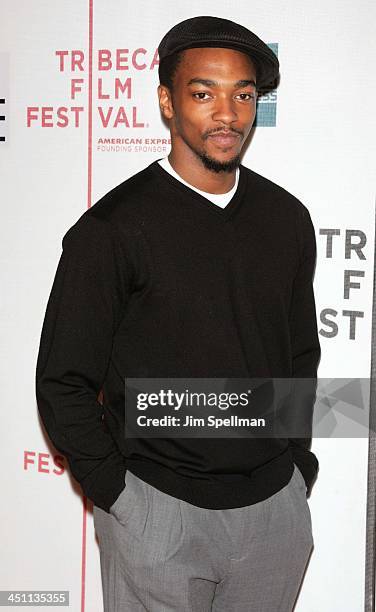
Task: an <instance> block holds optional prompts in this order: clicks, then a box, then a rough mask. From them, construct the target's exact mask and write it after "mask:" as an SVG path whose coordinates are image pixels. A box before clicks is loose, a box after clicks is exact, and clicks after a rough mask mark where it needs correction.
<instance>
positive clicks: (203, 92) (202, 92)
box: [193, 91, 208, 100]
mask: <svg viewBox="0 0 376 612" xmlns="http://www.w3.org/2000/svg"><path fill="white" fill-rule="evenodd" d="M207 95H208V94H207V93H206V91H197V92H196V93H194V94H193V96H207ZM198 99H199V100H203V98H198Z"/></svg>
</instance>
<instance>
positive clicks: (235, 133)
mask: <svg viewBox="0 0 376 612" xmlns="http://www.w3.org/2000/svg"><path fill="white" fill-rule="evenodd" d="M216 134H226V136H243V132H239V131H238V130H224V129H223V128H222V129H219V130H216V131H215V132H209V133H208V134H206V135H205V138H209V136H215V135H216Z"/></svg>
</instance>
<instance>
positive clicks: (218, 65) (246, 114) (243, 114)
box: [158, 48, 257, 172]
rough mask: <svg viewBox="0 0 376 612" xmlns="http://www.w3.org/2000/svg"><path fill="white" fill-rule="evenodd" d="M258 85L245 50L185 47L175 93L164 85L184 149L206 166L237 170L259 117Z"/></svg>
mask: <svg viewBox="0 0 376 612" xmlns="http://www.w3.org/2000/svg"><path fill="white" fill-rule="evenodd" d="M255 85H256V70H255V67H254V65H253V63H252V61H251V60H250V58H249V57H248V56H247V55H245V54H244V53H242V52H240V51H235V50H233V49H222V48H199V49H187V50H186V51H184V54H183V59H182V61H181V63H180V64H179V66H178V69H177V72H176V75H175V79H174V88H173V92H172V95H170V94H171V92H169V90H168V89H167V88H164V89H165V90H166V91H162V90H161V86H159V88H158V90H159V95H160V104H161V107H162V108H163V109H164V110H163V112H164V114H165V116H166V118H167V119H169V120H170V129H171V136H172V139H173V143H174V144H175V148H178V149H179V153H180V154H184V152H185V153H188V149H189V151H190V152H193V153H194V154H195V155H196V156H197V157H198V158H199V159H200V160H201V161H202V163H203V164H204V166H205V167H206V168H208V169H210V170H212V171H214V172H220V171H225V172H226V171H227V172H231V171H233V170H234V169H235V168H236V167H237V166H238V165H239V164H240V152H241V149H242V146H243V144H244V141H245V140H246V138H247V136H248V134H249V132H250V130H251V127H252V124H253V122H254V119H255V115H256V100H257V90H256V86H255ZM162 87H163V86H162ZM187 159H189V155H188V156H187Z"/></svg>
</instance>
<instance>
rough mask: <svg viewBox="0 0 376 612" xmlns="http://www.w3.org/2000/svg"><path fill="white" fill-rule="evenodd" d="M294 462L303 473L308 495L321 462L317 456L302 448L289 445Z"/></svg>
mask: <svg viewBox="0 0 376 612" xmlns="http://www.w3.org/2000/svg"><path fill="white" fill-rule="evenodd" d="M289 448H290V451H291V456H292V460H293V462H294V463H295V464H296V465H297V466H298V468H299V470H300V471H301V473H302V475H303V478H304V480H305V483H306V487H307V495H309V494H310V492H311V487H312V484H313V481H314V480H315V478H316V475H317V473H318V470H319V462H318V460H317V457H316V455H314V454H313V453H312V452H311V451H309V450H308V449H306V448H303V447H301V446H297V445H295V444H292V443H291V442H290V443H289Z"/></svg>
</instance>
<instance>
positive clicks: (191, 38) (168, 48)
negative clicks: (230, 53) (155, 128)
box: [158, 15, 279, 89]
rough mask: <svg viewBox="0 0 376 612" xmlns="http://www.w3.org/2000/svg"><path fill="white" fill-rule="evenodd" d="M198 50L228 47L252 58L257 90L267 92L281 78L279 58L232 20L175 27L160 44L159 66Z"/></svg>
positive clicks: (199, 21)
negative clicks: (171, 56) (190, 51)
mask: <svg viewBox="0 0 376 612" xmlns="http://www.w3.org/2000/svg"><path fill="white" fill-rule="evenodd" d="M197 47H225V48H228V49H236V50H237V51H242V52H243V53H246V54H247V55H249V56H250V57H251V59H252V61H253V62H254V64H255V67H256V75H257V77H256V78H257V89H263V88H268V86H271V85H273V83H274V82H275V81H276V79H277V77H278V74H279V61H278V58H277V56H276V55H275V53H273V51H272V50H271V49H270V47H268V45H267V44H266V43H264V42H263V41H262V40H261V39H260V38H259V37H258V36H256V34H254V33H253V32H251V31H250V30H248V29H247V28H245V27H244V26H242V25H239V24H238V23H235V22H234V21H230V20H229V19H222V18H220V17H211V16H206V15H202V16H198V17H191V18H190V19H185V20H184V21H181V22H180V23H177V24H176V25H175V26H173V28H171V30H169V31H168V32H167V34H165V35H164V37H163V38H162V40H161V42H160V43H159V46H158V55H159V62H160V64H161V63H162V62H163V60H164V59H165V58H166V57H169V56H170V55H172V54H174V53H176V52H178V51H182V50H183V49H192V48H197Z"/></svg>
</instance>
